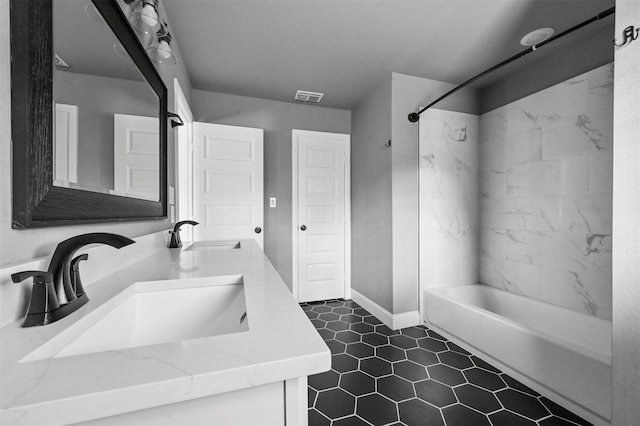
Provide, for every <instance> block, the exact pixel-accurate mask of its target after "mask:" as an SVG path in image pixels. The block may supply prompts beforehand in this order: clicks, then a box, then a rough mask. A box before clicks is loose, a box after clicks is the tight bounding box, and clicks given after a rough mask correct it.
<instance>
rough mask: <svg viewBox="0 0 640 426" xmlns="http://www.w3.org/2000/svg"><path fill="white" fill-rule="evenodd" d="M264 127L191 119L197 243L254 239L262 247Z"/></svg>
mask: <svg viewBox="0 0 640 426" xmlns="http://www.w3.org/2000/svg"><path fill="white" fill-rule="evenodd" d="M262 144H263V130H262V129H253V128H248V127H236V126H223V125H220V124H209V123H193V176H194V177H193V211H194V212H193V219H194V220H195V221H196V222H198V223H199V225H198V226H196V227H195V228H194V229H193V232H194V239H195V240H196V241H210V240H230V239H236V240H237V239H250V238H253V239H255V240H256V241H257V242H258V244H259V245H260V247H261V248H262V247H263V236H264V233H263V230H262V228H263V226H264V225H263V209H264V206H263V204H262V199H263V182H262V174H263V163H262V162H263V153H262Z"/></svg>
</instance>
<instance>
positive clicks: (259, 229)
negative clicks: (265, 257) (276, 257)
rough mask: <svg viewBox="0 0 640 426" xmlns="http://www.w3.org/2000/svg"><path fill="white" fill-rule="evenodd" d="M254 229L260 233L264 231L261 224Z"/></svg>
mask: <svg viewBox="0 0 640 426" xmlns="http://www.w3.org/2000/svg"><path fill="white" fill-rule="evenodd" d="M254 231H255V232H256V234H259V233H261V232H262V228H260V227H259V226H256V229H254Z"/></svg>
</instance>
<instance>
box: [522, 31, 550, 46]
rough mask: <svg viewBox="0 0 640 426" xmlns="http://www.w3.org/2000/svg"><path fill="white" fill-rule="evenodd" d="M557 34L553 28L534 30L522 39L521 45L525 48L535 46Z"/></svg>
mask: <svg viewBox="0 0 640 426" xmlns="http://www.w3.org/2000/svg"><path fill="white" fill-rule="evenodd" d="M555 32H556V30H554V29H553V28H551V27H546V28H538V29H537V30H533V31H531V32H530V33H527V34H526V35H525V36H524V37H522V39H521V40H520V44H521V45H523V46H535V45H536V44H538V43H542V42H543V41H545V40H547V39H549V38H550V37H551V36H553V35H554V34H555Z"/></svg>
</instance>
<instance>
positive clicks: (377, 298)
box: [351, 73, 478, 315]
mask: <svg viewBox="0 0 640 426" xmlns="http://www.w3.org/2000/svg"><path fill="white" fill-rule="evenodd" d="M454 87H455V85H453V84H449V83H443V82H440V81H435V80H428V79H424V78H419V77H413V76H409V75H405V74H399V73H393V74H392V75H391V78H390V79H387V80H386V81H385V82H384V83H383V84H382V85H381V86H380V87H379V88H378V89H376V90H375V91H373V92H372V93H371V94H370V95H369V96H368V97H367V98H366V99H365V100H363V101H362V102H361V103H360V104H359V105H358V106H357V107H356V108H355V110H354V111H353V116H352V124H351V126H352V137H351V140H352V144H353V152H352V155H351V165H352V169H351V200H352V206H351V208H352V217H351V221H352V225H351V226H352V233H353V235H352V237H353V238H352V250H353V254H352V262H353V264H352V268H353V271H352V286H353V289H354V290H356V291H358V292H359V293H361V294H362V295H364V296H366V297H367V298H369V299H370V300H371V301H373V302H374V303H376V304H377V305H379V306H381V307H382V308H384V309H386V310H388V311H389V312H390V313H392V314H394V315H397V314H401V313H406V312H415V311H417V309H418V125H417V124H416V123H411V122H409V120H407V115H408V114H409V113H410V112H414V111H416V109H417V108H418V107H419V106H424V105H426V104H428V103H429V102H431V101H432V100H434V99H436V98H437V97H439V96H441V95H442V94H444V93H445V92H447V91H448V90H451V89H452V88H454ZM438 108H440V109H446V110H453V111H459V112H469V113H477V111H478V103H477V98H476V94H475V91H473V90H471V89H465V90H461V91H460V92H458V93H457V94H456V95H454V96H451V97H450V98H447V99H446V100H444V101H443V102H441V103H440V104H438ZM389 139H391V141H392V143H391V148H386V149H385V148H384V146H383V145H384V143H385V142H386V141H387V140H389Z"/></svg>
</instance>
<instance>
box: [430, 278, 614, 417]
mask: <svg viewBox="0 0 640 426" xmlns="http://www.w3.org/2000/svg"><path fill="white" fill-rule="evenodd" d="M423 296H424V299H423V300H424V311H423V312H425V323H426V324H427V326H428V327H429V328H432V329H433V330H434V331H436V332H438V333H441V334H442V335H443V336H445V337H447V338H449V339H451V340H452V341H453V342H456V343H458V344H460V345H461V346H462V347H467V348H468V349H470V350H471V351H472V352H474V353H476V354H478V356H480V357H481V358H484V359H486V361H488V362H490V363H492V364H494V365H495V366H496V367H498V368H500V369H502V371H504V372H505V373H507V374H509V375H511V376H512V377H514V378H515V379H517V380H519V381H521V382H522V383H523V384H525V385H527V386H529V387H530V388H532V389H534V390H536V391H538V392H540V393H541V394H543V395H544V396H546V397H548V398H549V399H551V400H553V401H555V402H557V403H558V404H560V405H562V406H564V407H566V408H567V409H569V410H571V411H573V412H574V413H576V414H578V415H580V416H581V417H583V418H584V419H585V420H588V421H590V422H593V423H594V424H610V422H611V322H610V321H606V320H603V319H600V318H596V317H593V316H590V315H586V314H581V313H578V312H575V311H571V310H569V309H565V308H561V307H558V306H555V305H551V304H548V303H544V302H539V301H536V300H532V299H528V298H525V297H522V296H519V295H517V294H513V293H509V292H506V291H502V290H498V289H495V288H493V287H490V286H486V285H482V284H476V285H461V286H454V287H441V288H434V289H427V290H425V291H424V294H423Z"/></svg>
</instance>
